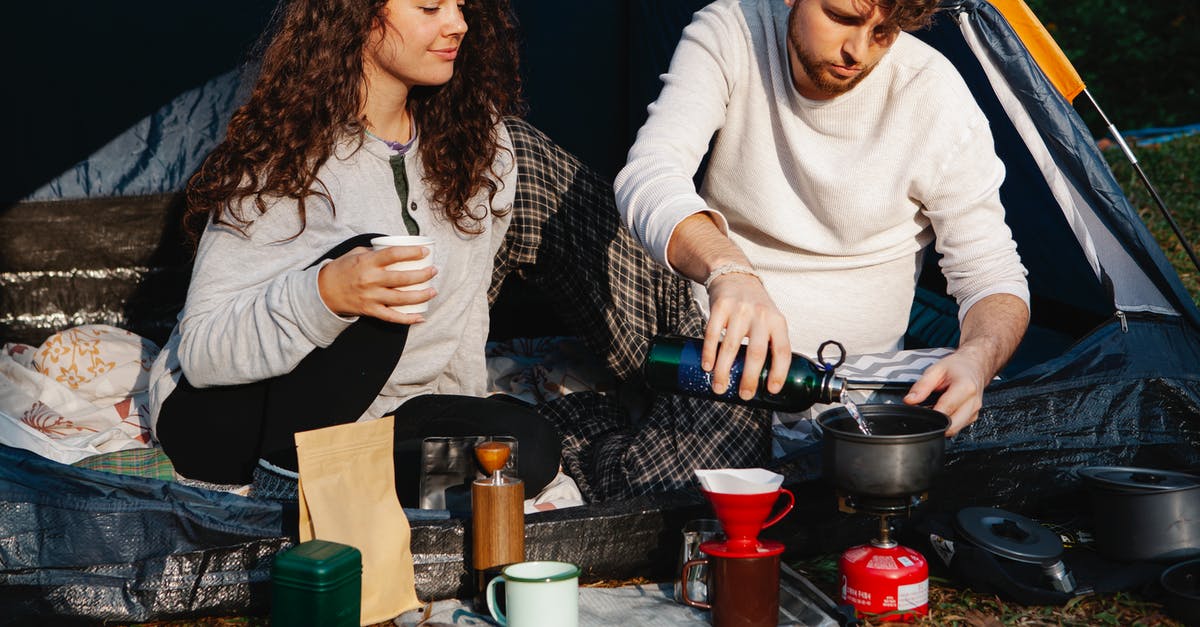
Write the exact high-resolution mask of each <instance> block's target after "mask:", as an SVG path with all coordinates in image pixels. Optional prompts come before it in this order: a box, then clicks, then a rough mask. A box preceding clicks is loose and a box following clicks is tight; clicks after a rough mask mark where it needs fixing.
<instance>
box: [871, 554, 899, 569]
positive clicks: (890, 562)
mask: <svg viewBox="0 0 1200 627" xmlns="http://www.w3.org/2000/svg"><path fill="white" fill-rule="evenodd" d="M867 568H873V569H875V570H896V569H897V568H899V567H898V566H896V560H894V559H892V556H890V555H874V556H872V557H871V561H869V562H867Z"/></svg>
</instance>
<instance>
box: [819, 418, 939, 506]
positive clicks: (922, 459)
mask: <svg viewBox="0 0 1200 627" xmlns="http://www.w3.org/2000/svg"><path fill="white" fill-rule="evenodd" d="M858 411H859V413H860V414H861V415H862V418H863V421H864V422H866V423H867V428H868V429H869V430H870V432H871V434H870V435H867V434H865V433H863V432H862V431H861V430H860V429H859V427H858V423H857V422H856V421H855V420H854V418H853V417H852V416H851V415H850V412H849V411H848V410H847V409H846V408H845V407H836V408H834V409H829V410H826V411H824V412H821V415H819V416H817V422H819V423H820V425H821V428H822V429H823V430H824V432H825V438H824V444H823V445H822V460H823V463H824V473H825V477H826V478H827V479H829V480H830V481H832V482H833V485H834V487H835V488H837V489H838V490H841V491H842V492H845V493H847V494H851V495H856V496H866V497H875V498H906V497H910V496H914V495H918V494H921V493H923V492H925V491H927V490H928V489H929V485H930V483H932V481H933V476H934V475H935V474H937V472H938V471H939V470H941V468H942V454H943V453H944V452H945V450H946V428H947V427H949V426H950V419H949V418H947V417H946V415H945V414H943V413H941V412H939V411H934V410H932V409H929V408H926V407H916V406H911V405H860V406H858Z"/></svg>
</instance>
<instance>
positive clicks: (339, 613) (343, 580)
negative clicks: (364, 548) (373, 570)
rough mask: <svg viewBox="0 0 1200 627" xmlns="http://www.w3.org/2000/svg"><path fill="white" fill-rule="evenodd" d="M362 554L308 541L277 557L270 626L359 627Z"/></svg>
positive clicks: (331, 543) (343, 546) (345, 547)
mask: <svg viewBox="0 0 1200 627" xmlns="http://www.w3.org/2000/svg"><path fill="white" fill-rule="evenodd" d="M361 605H362V554H361V553H360V552H359V551H358V549H356V548H354V547H352V546H347V545H345V544H338V543H336V542H326V541H324V540H310V541H308V542H303V543H301V544H299V545H297V546H295V547H292V548H291V549H289V550H287V551H284V552H282V553H280V554H278V555H276V556H275V562H274V564H273V566H272V568H271V624H272V625H287V626H292V625H295V626H309V625H311V626H313V627H318V626H319V627H343V626H344V627H358V624H359V616H360V613H361Z"/></svg>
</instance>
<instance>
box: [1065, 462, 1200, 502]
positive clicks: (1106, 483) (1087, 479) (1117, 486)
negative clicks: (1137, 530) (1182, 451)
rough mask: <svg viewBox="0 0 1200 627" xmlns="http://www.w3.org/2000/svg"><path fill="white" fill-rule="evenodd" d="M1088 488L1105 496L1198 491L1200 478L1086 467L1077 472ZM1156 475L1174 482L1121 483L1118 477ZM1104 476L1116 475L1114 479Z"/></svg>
mask: <svg viewBox="0 0 1200 627" xmlns="http://www.w3.org/2000/svg"><path fill="white" fill-rule="evenodd" d="M1077 474H1078V475H1079V477H1080V478H1081V479H1083V482H1084V483H1085V484H1087V486H1088V487H1089V488H1092V489H1094V490H1098V491H1101V492H1104V493H1105V494H1126V495H1134V496H1140V495H1152V494H1170V493H1172V492H1183V491H1187V490H1196V489H1200V476H1196V475H1193V474H1190V473H1186V472H1179V471H1174V470H1161V469H1158V468H1137V467H1132V466H1087V467H1084V468H1080V469H1079V471H1078V472H1077ZM1125 474H1128V475H1131V476H1133V475H1139V474H1143V475H1156V476H1162V477H1165V478H1167V479H1173V480H1175V483H1173V484H1169V485H1156V484H1153V483H1140V482H1136V481H1122V480H1121V478H1120V475H1125ZM1106 475H1117V476H1116V477H1112V476H1106Z"/></svg>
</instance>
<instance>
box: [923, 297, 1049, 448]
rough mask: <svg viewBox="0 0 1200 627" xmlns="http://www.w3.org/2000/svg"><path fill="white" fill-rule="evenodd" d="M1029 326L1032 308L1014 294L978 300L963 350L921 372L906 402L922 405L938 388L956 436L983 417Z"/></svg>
mask: <svg viewBox="0 0 1200 627" xmlns="http://www.w3.org/2000/svg"><path fill="white" fill-rule="evenodd" d="M1028 326H1029V308H1028V307H1026V306H1025V302H1024V301H1022V300H1021V299H1019V298H1017V297H1016V296H1012V295H1011V294H993V295H991V296H988V297H986V298H984V299H983V300H981V301H979V302H977V303H975V305H974V306H973V307H971V309H969V310H968V311H967V315H966V316H964V317H963V322H962V341H961V342H959V345H958V350H956V351H954V353H952V354H950V355H947V356H946V357H943V358H942V359H941V360H939V361H938V362H937V363H936V364H934V365H932V366H930V367H929V368H927V369H926V370H925V372H924V373H922V374H921V378H920V379H918V380H917V382H916V383H914V384H913V386H912V388H910V389H909V391H908V394H907V395H906V396H905V397H904V402H905V403H907V404H909V405H916V404H918V403H921V402H923V401H924V400H925V399H927V398H929V395H930V394H931V393H933V392H935V391H941V392H942V396H941V398H939V399H938V401H937V403H936V404H935V405H934V406H933V408H934V409H936V410H938V411H940V412H942V413H944V414H946V415H947V416H949V417H950V428H949V429H947V430H946V436H947V437H949V436H952V435H955V434H957V433H958V432H959V431H961V430H962V429H963V427H966V426H967V425H969V424H971V423H973V422H975V419H976V418H978V417H979V409H980V408H981V407H982V406H983V389H984V388H986V387H987V385H988V383H990V382H991V380H992V377H994V376H996V373H998V372H1000V369H1001V368H1002V367H1004V364H1005V363H1007V362H1008V359H1009V358H1010V357H1012V354H1013V351H1015V350H1017V345H1018V344H1020V343H1021V337H1022V336H1024V335H1025V328H1026V327H1028Z"/></svg>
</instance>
